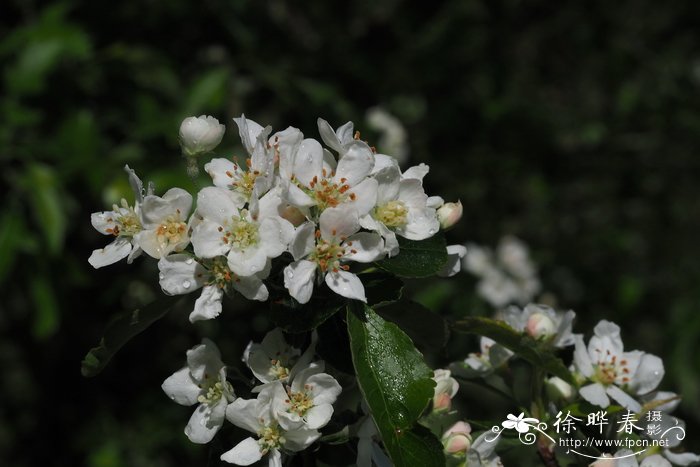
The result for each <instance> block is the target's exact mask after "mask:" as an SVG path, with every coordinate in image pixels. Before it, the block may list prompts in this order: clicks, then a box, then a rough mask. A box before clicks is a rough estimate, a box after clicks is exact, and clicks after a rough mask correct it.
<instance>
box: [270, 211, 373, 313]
mask: <svg viewBox="0 0 700 467" xmlns="http://www.w3.org/2000/svg"><path fill="white" fill-rule="evenodd" d="M319 227H320V228H319V229H318V230H317V229H316V225H315V224H314V223H313V222H306V223H304V224H302V225H301V226H299V227H298V228H297V230H296V235H295V237H294V240H293V241H292V243H291V245H290V252H291V253H292V256H293V257H294V259H295V261H294V262H293V263H291V264H290V265H288V266H287V267H286V268H285V269H284V286H285V287H286V288H287V290H288V291H289V294H290V295H291V296H292V297H294V298H295V299H296V300H297V301H298V302H299V303H307V302H308V301H309V300H310V299H311V294H312V293H313V289H314V282H315V281H316V277H317V276H316V273H317V271H318V272H319V273H320V276H319V277H320V278H322V279H324V280H325V282H326V285H328V287H329V288H330V289H331V290H333V291H334V292H335V293H337V294H338V295H342V296H343V297H346V298H351V299H355V300H360V301H363V302H366V301H367V299H366V298H365V288H364V286H363V285H362V282H361V281H360V278H359V277H358V276H357V275H355V274H354V273H352V272H350V271H349V269H350V267H349V265H347V264H345V263H347V262H348V261H357V262H360V263H370V262H372V261H376V260H377V259H379V258H381V257H382V256H383V255H384V241H383V240H382V238H381V237H380V236H379V235H377V234H374V233H368V232H359V230H360V224H359V221H358V215H357V212H356V211H355V210H354V208H353V207H352V206H350V205H342V206H338V207H335V208H328V209H326V210H325V211H323V212H322V213H321V216H320V218H319Z"/></svg>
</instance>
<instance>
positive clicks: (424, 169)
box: [402, 163, 430, 181]
mask: <svg viewBox="0 0 700 467" xmlns="http://www.w3.org/2000/svg"><path fill="white" fill-rule="evenodd" d="M429 171H430V167H428V166H427V165H426V164H423V163H421V164H420V165H414V166H413V167H411V168H409V169H407V170H406V171H405V172H404V173H403V175H402V178H404V179H414V180H418V181H421V180H423V177H425V176H426V175H427V174H428V172H429Z"/></svg>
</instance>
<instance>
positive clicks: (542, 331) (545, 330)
mask: <svg viewBox="0 0 700 467" xmlns="http://www.w3.org/2000/svg"><path fill="white" fill-rule="evenodd" d="M525 331H526V332H527V333H528V334H529V335H531V336H532V337H534V338H535V339H540V338H545V339H547V338H549V337H552V336H553V335H554V334H556V332H557V327H556V326H555V324H554V321H552V318H550V317H549V316H547V315H546V314H544V313H539V312H537V313H533V314H531V315H530V317H529V318H528V319H527V323H526V324H525Z"/></svg>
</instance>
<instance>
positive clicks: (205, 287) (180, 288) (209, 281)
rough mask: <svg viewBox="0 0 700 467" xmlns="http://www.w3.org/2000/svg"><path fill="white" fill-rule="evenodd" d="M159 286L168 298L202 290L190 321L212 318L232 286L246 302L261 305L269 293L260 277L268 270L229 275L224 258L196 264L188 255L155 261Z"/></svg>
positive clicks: (219, 310) (177, 255)
mask: <svg viewBox="0 0 700 467" xmlns="http://www.w3.org/2000/svg"><path fill="white" fill-rule="evenodd" d="M158 269H159V270H160V276H159V277H160V286H161V288H162V289H163V292H165V293H166V294H168V295H183V294H187V293H190V292H193V291H195V290H197V289H199V288H202V294H201V295H200V297H199V298H198V299H197V301H196V302H195V303H194V310H193V311H192V313H190V321H191V322H193V323H194V322H195V321H200V320H204V319H212V318H216V317H217V316H219V314H220V313H221V299H222V298H223V295H224V292H225V291H226V289H227V287H229V286H230V287H232V288H233V289H235V290H237V291H238V292H240V293H241V295H243V296H244V297H245V298H247V299H249V300H258V301H261V302H264V301H265V300H267V298H268V291H267V287H265V284H263V282H262V280H261V279H263V278H265V277H267V273H268V272H269V271H262V272H260V273H258V274H257V275H252V276H248V277H240V276H237V275H236V274H235V273H234V272H232V271H231V270H230V269H229V267H228V263H227V261H226V258H225V257H223V256H218V257H216V258H212V259H201V260H199V261H196V260H195V259H194V258H192V256H190V255H187V254H174V255H168V256H163V257H162V258H161V259H160V260H159V261H158Z"/></svg>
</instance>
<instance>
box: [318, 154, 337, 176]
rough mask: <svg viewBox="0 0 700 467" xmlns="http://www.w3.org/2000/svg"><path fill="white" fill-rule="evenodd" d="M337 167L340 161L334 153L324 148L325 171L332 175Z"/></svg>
mask: <svg viewBox="0 0 700 467" xmlns="http://www.w3.org/2000/svg"><path fill="white" fill-rule="evenodd" d="M337 167H338V161H336V160H335V157H334V156H333V153H331V152H330V151H329V150H328V149H326V148H323V170H325V171H326V173H327V174H331V173H333V172H335V169H336V168H337ZM321 173H323V171H321Z"/></svg>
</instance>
